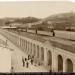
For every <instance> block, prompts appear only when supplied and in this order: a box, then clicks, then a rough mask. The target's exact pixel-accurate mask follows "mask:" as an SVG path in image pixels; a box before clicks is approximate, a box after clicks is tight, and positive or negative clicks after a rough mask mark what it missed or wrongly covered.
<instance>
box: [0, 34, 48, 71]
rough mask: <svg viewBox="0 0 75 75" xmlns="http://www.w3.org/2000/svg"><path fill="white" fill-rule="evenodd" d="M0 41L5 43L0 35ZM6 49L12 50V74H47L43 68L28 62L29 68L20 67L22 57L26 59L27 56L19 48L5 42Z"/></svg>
mask: <svg viewBox="0 0 75 75" xmlns="http://www.w3.org/2000/svg"><path fill="white" fill-rule="evenodd" d="M0 37H1V39H2V40H4V41H6V38H4V37H2V36H1V35H0ZM7 44H8V48H9V49H10V50H12V56H11V66H13V67H14V69H13V72H48V71H47V70H46V69H45V68H44V67H43V66H35V64H33V65H31V64H30V62H29V68H26V67H23V66H22V57H24V58H25V57H27V55H26V54H25V53H24V52H22V51H21V50H20V49H19V48H17V47H16V46H14V45H13V44H12V43H11V42H10V41H7Z"/></svg>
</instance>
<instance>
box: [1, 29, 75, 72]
mask: <svg viewBox="0 0 75 75" xmlns="http://www.w3.org/2000/svg"><path fill="white" fill-rule="evenodd" d="M0 34H2V35H3V36H5V37H6V38H7V39H8V40H10V41H11V42H12V43H14V44H15V45H16V46H18V47H19V48H21V50H22V51H23V52H24V53H26V54H28V55H31V56H34V59H35V60H34V61H35V63H36V64H38V65H39V64H40V65H43V66H44V67H46V68H47V69H48V70H52V71H53V72H75V58H74V57H75V54H74V53H71V52H68V51H66V50H63V49H60V48H57V47H53V46H52V44H51V43H50V42H49V41H46V42H40V41H37V40H33V39H30V38H28V37H24V36H21V35H18V34H16V33H12V32H9V31H6V30H1V32H0Z"/></svg>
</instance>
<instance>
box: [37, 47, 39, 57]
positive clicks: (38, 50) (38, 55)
mask: <svg viewBox="0 0 75 75" xmlns="http://www.w3.org/2000/svg"><path fill="white" fill-rule="evenodd" d="M37 58H39V46H37Z"/></svg>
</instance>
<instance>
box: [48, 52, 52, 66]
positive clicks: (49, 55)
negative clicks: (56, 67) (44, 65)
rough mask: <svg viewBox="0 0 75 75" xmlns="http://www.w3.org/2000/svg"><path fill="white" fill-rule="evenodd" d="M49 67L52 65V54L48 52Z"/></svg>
mask: <svg viewBox="0 0 75 75" xmlns="http://www.w3.org/2000/svg"><path fill="white" fill-rule="evenodd" d="M47 59H48V65H49V66H51V65H52V54H51V52H50V51H48V52H47Z"/></svg>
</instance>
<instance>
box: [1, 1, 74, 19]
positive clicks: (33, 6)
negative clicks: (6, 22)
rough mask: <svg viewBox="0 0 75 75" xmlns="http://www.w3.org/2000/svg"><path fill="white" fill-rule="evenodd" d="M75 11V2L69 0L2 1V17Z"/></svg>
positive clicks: (36, 15)
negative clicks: (68, 0) (54, 0)
mask: <svg viewBox="0 0 75 75" xmlns="http://www.w3.org/2000/svg"><path fill="white" fill-rule="evenodd" d="M72 11H73V12H75V3H72V2H67V1H63V2H62V1H60V2H59V1H56V2H52V1H35V2H34V1H31V2H30V1H28V2H27V1H25V2H2V3H1V2H0V18H3V17H28V16H33V17H37V18H45V17H48V16H50V15H52V14H56V13H63V12H72Z"/></svg>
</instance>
